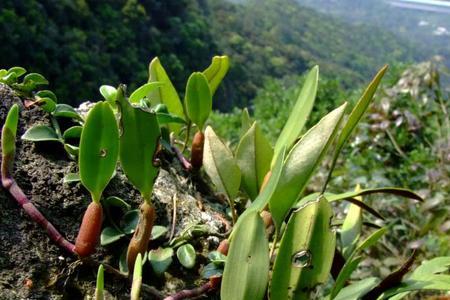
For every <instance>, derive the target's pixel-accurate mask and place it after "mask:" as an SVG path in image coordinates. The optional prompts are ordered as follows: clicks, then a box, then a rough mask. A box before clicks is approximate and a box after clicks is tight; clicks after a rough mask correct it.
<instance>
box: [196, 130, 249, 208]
mask: <svg viewBox="0 0 450 300" xmlns="http://www.w3.org/2000/svg"><path fill="white" fill-rule="evenodd" d="M203 165H204V167H205V171H206V173H207V174H208V176H209V177H210V178H211V180H212V182H213V183H214V185H215V186H216V187H217V189H218V191H219V192H221V193H224V194H225V195H227V196H228V197H229V199H231V200H234V198H235V197H236V195H237V192H238V190H239V185H240V183H241V171H240V170H239V167H238V165H237V164H236V161H235V160H234V157H233V154H232V153H231V151H230V149H228V147H227V146H225V144H224V143H223V142H222V141H221V140H220V139H219V137H218V136H217V135H216V133H215V132H214V131H213V129H212V128H211V127H209V126H208V127H207V128H206V130H205V148H204V154H203Z"/></svg>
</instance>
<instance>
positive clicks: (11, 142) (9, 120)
mask: <svg viewBox="0 0 450 300" xmlns="http://www.w3.org/2000/svg"><path fill="white" fill-rule="evenodd" d="M18 123H19V106H18V105H17V104H14V105H13V106H11V108H10V109H9V111H8V115H7V116H6V120H5V124H4V125H3V128H2V153H3V155H2V176H3V175H4V174H5V173H4V172H6V173H10V172H12V167H13V162H14V154H15V151H16V134H17V124H18ZM8 168H9V169H8Z"/></svg>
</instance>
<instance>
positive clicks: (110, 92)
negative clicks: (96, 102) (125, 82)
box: [99, 85, 117, 103]
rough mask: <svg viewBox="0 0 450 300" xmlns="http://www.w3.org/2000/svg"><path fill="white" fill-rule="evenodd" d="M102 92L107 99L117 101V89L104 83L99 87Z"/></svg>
mask: <svg viewBox="0 0 450 300" xmlns="http://www.w3.org/2000/svg"><path fill="white" fill-rule="evenodd" d="M99 91H100V94H101V95H102V96H103V98H105V100H106V101H108V102H110V103H114V102H115V101H116V95H117V89H116V88H115V87H113V86H110V85H102V86H101V87H100V89H99Z"/></svg>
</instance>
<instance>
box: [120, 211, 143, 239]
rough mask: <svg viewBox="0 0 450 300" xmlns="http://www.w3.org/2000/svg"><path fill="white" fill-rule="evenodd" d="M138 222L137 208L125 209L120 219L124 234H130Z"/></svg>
mask: <svg viewBox="0 0 450 300" xmlns="http://www.w3.org/2000/svg"><path fill="white" fill-rule="evenodd" d="M138 222H139V210H138V209H133V210H130V211H127V213H126V214H125V215H124V216H123V218H122V221H121V227H122V230H123V232H124V233H125V234H132V233H133V232H134V230H135V229H136V226H137V224H138Z"/></svg>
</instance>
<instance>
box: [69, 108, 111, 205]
mask: <svg viewBox="0 0 450 300" xmlns="http://www.w3.org/2000/svg"><path fill="white" fill-rule="evenodd" d="M118 154H119V130H118V128H117V123H116V119H115V117H114V113H113V111H112V109H111V107H110V105H109V104H108V103H106V102H99V103H97V104H95V106H94V107H93V108H92V109H91V110H90V111H89V114H88V116H87V118H86V123H85V125H84V128H83V132H82V134H81V139H80V153H79V157H78V164H79V167H80V178H81V182H82V183H83V185H84V186H85V187H86V189H87V190H89V192H90V193H91V195H92V198H93V200H94V201H100V197H101V194H102V192H103V190H104V189H105V187H106V185H107V184H108V182H109V180H110V179H111V177H112V174H113V173H114V170H115V168H116V163H117V158H118Z"/></svg>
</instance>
